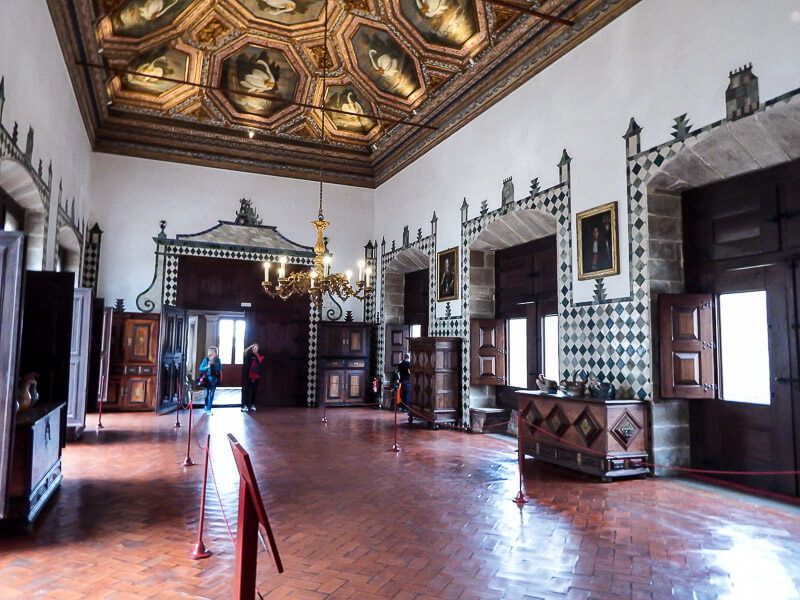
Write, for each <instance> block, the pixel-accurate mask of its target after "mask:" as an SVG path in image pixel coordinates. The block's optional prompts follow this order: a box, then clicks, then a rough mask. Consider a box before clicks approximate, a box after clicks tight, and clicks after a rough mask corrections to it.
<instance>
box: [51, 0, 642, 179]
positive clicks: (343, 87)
mask: <svg viewBox="0 0 800 600" xmlns="http://www.w3.org/2000/svg"><path fill="white" fill-rule="evenodd" d="M637 1H638V0H530V1H529V2H527V1H526V2H523V3H522V9H521V10H515V9H514V7H511V8H509V7H508V5H507V4H504V5H503V6H502V7H499V6H496V5H494V4H492V3H491V2H492V0H48V1H47V4H48V7H49V8H50V11H51V14H52V17H53V23H54V25H55V28H56V31H57V33H58V35H59V38H60V41H61V48H62V49H63V51H64V53H65V59H66V62H67V67H68V69H69V70H70V76H71V78H72V81H73V85H74V86H75V90H76V96H77V98H78V101H79V103H80V104H81V108H82V111H81V114H82V115H84V119H85V121H84V122H85V124H86V127H87V129H88V130H89V137H90V139H91V140H92V143H93V144H94V146H95V147H96V148H97V149H99V150H104V149H107V150H111V151H118V152H123V153H133V154H136V155H138V156H151V157H154V158H161V159H166V160H169V159H174V160H179V161H187V162H192V163H200V164H211V165H214V166H232V167H233V168H236V169H240V170H255V171H259V172H270V173H275V174H280V175H291V176H295V177H309V178H316V177H318V176H319V172H320V170H319V156H320V153H319V148H318V146H319V136H318V134H319V131H320V129H319V126H320V121H321V115H322V111H325V121H326V123H325V135H326V138H327V147H326V149H327V155H326V158H325V161H324V162H325V165H324V167H323V173H324V176H325V177H326V178H327V179H328V180H331V181H338V182H341V183H350V184H355V185H368V186H372V185H374V184H375V183H376V182H380V181H383V180H385V179H386V178H387V177H389V176H390V175H391V174H393V173H394V172H397V171H398V170H399V169H401V168H402V167H403V166H405V165H407V164H409V163H410V162H412V161H413V160H415V159H416V158H418V157H419V156H421V154H422V153H424V152H425V151H426V150H427V149H429V148H430V147H432V146H433V145H435V144H437V143H438V142H439V141H441V140H442V139H445V138H446V137H447V136H448V135H450V134H451V133H452V132H453V131H455V130H457V129H458V128H459V127H460V126H462V125H463V124H464V123H466V122H467V121H468V120H469V119H471V118H474V117H475V116H477V115H478V114H480V112H482V111H483V110H485V109H486V108H487V107H488V106H491V105H492V104H493V103H494V102H496V101H497V100H499V99H500V98H502V97H503V96H504V95H505V94H507V93H508V92H509V91H511V90H512V89H514V88H515V87H516V86H518V85H519V84H520V83H521V82H522V81H525V80H527V79H529V78H530V77H532V76H533V75H534V74H535V73H536V72H538V71H539V70H541V69H542V68H544V67H545V66H546V65H548V64H550V63H552V61H553V60H556V59H557V58H558V57H559V56H561V55H562V54H564V53H566V52H568V51H569V50H570V49H571V48H573V47H574V46H575V45H577V44H578V43H580V42H581V41H582V40H584V39H586V38H587V37H588V36H589V35H590V34H591V33H593V32H594V31H596V30H598V29H600V28H601V27H602V26H603V25H605V24H606V23H608V22H609V21H611V20H612V19H613V18H614V17H616V16H617V15H619V14H621V13H622V12H624V11H625V10H627V9H628V8H630V7H631V6H633V5H634V4H636V2H637ZM326 2H327V10H326V4H325V3H326ZM527 4H530V5H531V6H532V7H536V10H538V11H540V12H541V13H546V14H547V15H556V16H555V18H554V19H553V18H549V17H548V18H539V17H536V16H532V15H530V14H525V10H527V9H526V8H525V6H527ZM326 15H327V18H326ZM559 19H560V20H559ZM565 19H566V21H565ZM572 22H574V24H575V29H572V28H571V27H570V25H571V23H572ZM325 31H327V33H328V43H327V50H326V45H325V43H324V33H325ZM323 76H324V77H326V83H327V86H324V85H323V84H322V79H323ZM324 87H327V89H328V91H327V93H326V94H325V97H324V98H323V97H322V95H323V94H322V89H323V88H324Z"/></svg>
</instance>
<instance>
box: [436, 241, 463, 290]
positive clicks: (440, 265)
mask: <svg viewBox="0 0 800 600" xmlns="http://www.w3.org/2000/svg"><path fill="white" fill-rule="evenodd" d="M436 299H437V300H438V301H439V302H444V301H445V300H457V299H458V246H456V247H455V248H448V249H447V250H442V251H441V252H437V253H436Z"/></svg>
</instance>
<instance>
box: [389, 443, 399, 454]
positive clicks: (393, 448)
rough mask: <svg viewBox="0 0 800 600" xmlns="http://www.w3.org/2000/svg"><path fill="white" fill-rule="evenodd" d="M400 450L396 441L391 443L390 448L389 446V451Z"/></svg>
mask: <svg viewBox="0 0 800 600" xmlns="http://www.w3.org/2000/svg"><path fill="white" fill-rule="evenodd" d="M400 451H401V450H400V446H398V445H397V443H396V442H395V443H394V444H392V447H391V448H389V452H400Z"/></svg>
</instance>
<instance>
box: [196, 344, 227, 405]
mask: <svg viewBox="0 0 800 600" xmlns="http://www.w3.org/2000/svg"><path fill="white" fill-rule="evenodd" d="M199 371H200V373H201V374H202V377H203V383H204V384H205V387H206V406H205V408H206V414H207V415H210V414H211V405H212V404H214V394H215V393H216V391H217V384H219V378H220V376H221V375H222V361H221V360H220V359H219V350H217V347H216V346H211V347H210V348H209V349H208V354H207V355H206V356H205V358H203V362H201V363H200V368H199Z"/></svg>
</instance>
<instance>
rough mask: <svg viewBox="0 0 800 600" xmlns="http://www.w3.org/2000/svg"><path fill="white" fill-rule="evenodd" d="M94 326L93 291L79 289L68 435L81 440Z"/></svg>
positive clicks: (74, 305) (74, 313)
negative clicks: (90, 345)
mask: <svg viewBox="0 0 800 600" xmlns="http://www.w3.org/2000/svg"><path fill="white" fill-rule="evenodd" d="M91 324H92V290H91V289H89V288H77V289H76V290H75V292H74V298H73V303H72V335H71V337H70V355H69V357H70V358H69V393H68V396H67V435H69V436H70V437H73V438H77V437H80V436H81V433H82V432H83V429H84V427H85V425H86V387H87V382H86V378H87V375H88V372H89V335H90V334H89V332H90V331H91Z"/></svg>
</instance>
